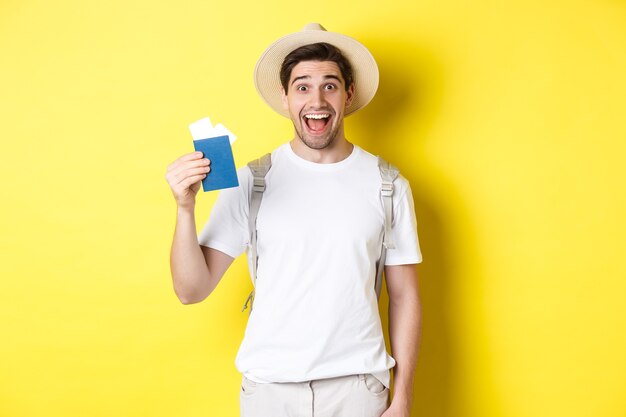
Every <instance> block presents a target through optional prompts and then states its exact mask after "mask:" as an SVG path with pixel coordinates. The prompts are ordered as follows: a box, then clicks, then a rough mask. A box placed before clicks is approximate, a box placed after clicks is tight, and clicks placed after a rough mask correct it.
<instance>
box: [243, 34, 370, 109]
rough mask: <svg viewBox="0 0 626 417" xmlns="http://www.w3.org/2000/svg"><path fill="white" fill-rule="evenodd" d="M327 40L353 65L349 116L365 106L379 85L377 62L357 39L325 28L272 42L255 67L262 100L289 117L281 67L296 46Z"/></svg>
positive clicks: (255, 78) (256, 83)
mask: <svg viewBox="0 0 626 417" xmlns="http://www.w3.org/2000/svg"><path fill="white" fill-rule="evenodd" d="M318 42H326V43H329V44H331V45H333V46H335V47H337V48H339V50H340V51H341V53H342V54H343V55H344V56H345V57H346V58H347V59H348V61H350V65H352V73H353V82H354V97H353V99H352V102H351V103H350V105H349V106H347V107H346V111H345V115H346V116H348V115H350V114H352V113H354V112H356V111H357V110H359V109H361V108H363V107H365V106H366V105H367V104H368V103H369V102H370V101H371V100H372V98H374V95H375V94H376V90H377V89H378V76H379V75H378V65H376V60H374V57H373V56H372V54H371V53H370V51H369V50H368V49H367V48H366V47H365V46H363V45H362V44H361V43H360V42H358V41H356V40H355V39H353V38H351V37H349V36H346V35H342V34H340V33H335V32H328V31H325V30H303V31H300V32H296V33H292V34H289V35H286V36H283V37H282V38H280V39H278V40H277V41H276V42H274V43H273V44H271V45H270V46H269V47H268V48H267V49H266V50H265V52H263V55H261V58H259V60H258V61H257V63H256V67H255V68H254V85H255V87H256V89H257V92H258V93H259V95H260V96H261V98H263V100H264V101H265V102H266V103H267V104H268V105H269V106H270V107H271V108H272V109H274V110H275V111H276V112H277V113H278V114H280V115H281V116H285V117H289V112H288V111H287V110H286V109H285V108H284V107H283V103H282V98H281V96H282V85H281V83H280V67H281V65H282V63H283V61H284V60H285V57H286V56H287V55H288V54H289V53H290V52H291V51H293V50H294V49H297V48H299V47H301V46H304V45H309V44H312V43H318Z"/></svg>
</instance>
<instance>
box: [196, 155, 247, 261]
mask: <svg viewBox="0 0 626 417" xmlns="http://www.w3.org/2000/svg"><path fill="white" fill-rule="evenodd" d="M237 177H238V179H239V187H234V188H226V189H223V190H221V191H220V192H219V195H218V196H217V200H216V201H215V205H214V206H213V209H212V210H211V214H210V216H209V219H208V220H207V222H206V223H205V225H204V227H203V228H202V230H201V231H200V233H199V235H198V243H199V244H200V245H202V246H206V247H209V248H213V249H217V250H219V251H220V252H223V253H225V254H226V255H228V256H231V257H233V258H236V257H238V256H239V255H241V254H242V253H243V252H245V250H246V248H247V246H248V242H249V240H250V234H249V233H248V211H249V207H248V198H249V196H248V189H249V187H248V185H249V183H250V177H251V173H250V169H249V168H248V167H243V168H240V169H239V170H238V171H237Z"/></svg>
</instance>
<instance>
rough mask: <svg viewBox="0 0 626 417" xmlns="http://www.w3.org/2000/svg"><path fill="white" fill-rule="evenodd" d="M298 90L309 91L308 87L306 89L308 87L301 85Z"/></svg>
mask: <svg viewBox="0 0 626 417" xmlns="http://www.w3.org/2000/svg"><path fill="white" fill-rule="evenodd" d="M296 90H298V91H306V90H307V87H306V85H299V86H298V87H297V88H296Z"/></svg>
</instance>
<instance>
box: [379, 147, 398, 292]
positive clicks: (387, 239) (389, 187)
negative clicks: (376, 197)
mask: <svg viewBox="0 0 626 417" xmlns="http://www.w3.org/2000/svg"><path fill="white" fill-rule="evenodd" d="M378 170H379V171H380V177H381V180H382V182H381V187H380V195H381V198H382V201H383V211H384V213H385V230H384V232H383V247H382V248H381V251H380V259H379V260H378V263H377V264H376V285H375V289H376V297H377V298H380V292H381V289H382V284H383V270H384V269H385V259H386V258H387V249H394V248H395V245H394V243H393V237H392V236H391V225H392V223H393V182H394V180H395V179H396V178H397V177H398V175H399V174H400V170H398V168H396V167H395V166H394V165H392V164H390V163H389V162H387V161H385V160H384V159H383V158H381V157H380V156H379V157H378Z"/></svg>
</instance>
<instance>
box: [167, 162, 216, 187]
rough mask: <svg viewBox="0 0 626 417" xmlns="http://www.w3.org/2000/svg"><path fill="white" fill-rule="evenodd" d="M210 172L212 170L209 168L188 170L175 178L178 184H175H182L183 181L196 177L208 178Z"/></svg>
mask: <svg viewBox="0 0 626 417" xmlns="http://www.w3.org/2000/svg"><path fill="white" fill-rule="evenodd" d="M210 170H211V168H210V167H208V166H206V167H200V168H195V169H189V170H186V171H184V172H181V173H180V174H179V175H177V176H176V177H175V180H176V181H177V182H175V183H174V184H181V183H182V182H183V181H185V180H186V179H187V178H190V177H195V176H198V175H204V176H206V175H207V174H208V173H209V171H210Z"/></svg>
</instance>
